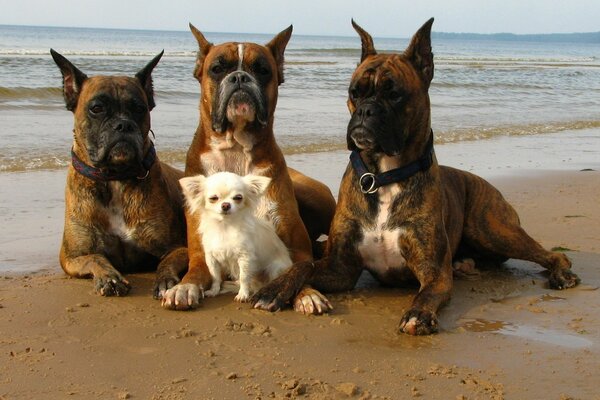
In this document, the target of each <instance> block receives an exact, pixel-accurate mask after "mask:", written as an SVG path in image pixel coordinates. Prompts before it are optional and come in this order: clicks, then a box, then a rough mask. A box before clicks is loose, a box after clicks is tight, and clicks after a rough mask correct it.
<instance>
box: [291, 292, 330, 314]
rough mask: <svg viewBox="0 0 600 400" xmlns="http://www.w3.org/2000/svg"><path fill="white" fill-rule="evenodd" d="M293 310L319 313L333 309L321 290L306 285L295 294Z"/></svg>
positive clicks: (304, 312) (303, 312)
mask: <svg viewBox="0 0 600 400" xmlns="http://www.w3.org/2000/svg"><path fill="white" fill-rule="evenodd" d="M294 310H295V311H296V312H299V313H302V314H305V315H311V314H314V315H321V314H324V313H326V312H329V311H330V310H333V306H332V305H331V303H330V302H329V300H327V297H325V296H324V295H323V294H321V292H319V291H318V290H316V289H313V288H308V287H307V288H304V289H302V290H301V291H300V293H298V294H297V295H296V298H295V299H294Z"/></svg>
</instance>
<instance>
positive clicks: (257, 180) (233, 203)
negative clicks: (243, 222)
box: [179, 172, 271, 220]
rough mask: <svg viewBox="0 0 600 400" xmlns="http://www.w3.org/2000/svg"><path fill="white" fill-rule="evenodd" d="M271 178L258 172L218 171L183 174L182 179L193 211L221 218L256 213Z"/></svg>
mask: <svg viewBox="0 0 600 400" xmlns="http://www.w3.org/2000/svg"><path fill="white" fill-rule="evenodd" d="M270 182H271V178H268V177H266V176H258V175H246V176H243V177H242V176H239V175H237V174H234V173H231V172H218V173H216V174H213V175H210V176H208V177H206V176H204V175H196V176H189V177H185V178H181V179H180V180H179V183H180V184H181V187H182V188H183V194H184V196H185V199H186V203H187V206H188V208H189V210H190V212H191V213H195V212H197V211H199V212H202V213H207V215H209V216H212V217H214V218H217V219H219V220H222V219H223V218H225V217H226V216H241V215H243V213H247V212H250V213H254V210H255V208H256V205H257V203H258V200H259V199H260V197H261V196H262V194H263V193H264V192H265V190H267V187H268V186H269V183H270Z"/></svg>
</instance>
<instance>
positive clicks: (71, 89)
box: [50, 49, 88, 111]
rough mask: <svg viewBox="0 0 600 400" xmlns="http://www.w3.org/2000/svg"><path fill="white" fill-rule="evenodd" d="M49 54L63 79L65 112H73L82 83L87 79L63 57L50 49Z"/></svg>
mask: <svg viewBox="0 0 600 400" xmlns="http://www.w3.org/2000/svg"><path fill="white" fill-rule="evenodd" d="M50 54H51V55H52V58H53V59H54V62H55V63H56V65H58V68H60V72H61V73H62V77H63V96H64V98H65V104H66V106H67V110H69V111H75V107H77V100H78V99H79V94H80V93H81V88H82V86H83V82H85V80H86V79H87V78H88V77H87V75H86V74H84V73H83V72H81V71H80V70H79V69H77V67H76V66H74V65H73V64H72V63H71V62H70V61H69V60H67V59H66V58H65V57H64V56H63V55H61V54H59V53H57V52H56V51H54V50H53V49H50Z"/></svg>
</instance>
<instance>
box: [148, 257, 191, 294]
mask: <svg viewBox="0 0 600 400" xmlns="http://www.w3.org/2000/svg"><path fill="white" fill-rule="evenodd" d="M188 262H189V261H188V251H187V248H185V247H178V248H176V249H175V250H173V251H171V252H169V253H168V254H167V255H166V256H165V257H164V258H163V259H162V260H161V261H160V263H159V264H158V268H157V270H156V280H155V281H154V298H155V299H162V298H163V295H164V294H165V292H166V291H167V290H169V289H171V288H172V287H173V286H175V285H176V284H178V283H179V281H180V280H181V276H182V275H183V272H184V271H185V270H186V269H187V266H188Z"/></svg>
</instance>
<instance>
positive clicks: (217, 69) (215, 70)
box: [210, 64, 225, 75]
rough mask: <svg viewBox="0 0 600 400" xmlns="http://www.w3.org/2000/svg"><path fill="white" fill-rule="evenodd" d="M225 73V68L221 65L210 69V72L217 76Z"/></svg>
mask: <svg viewBox="0 0 600 400" xmlns="http://www.w3.org/2000/svg"><path fill="white" fill-rule="evenodd" d="M223 71H225V68H223V66H222V65H221V64H215V65H213V66H212V67H210V72H212V73H213V74H215V75H219V74H222V73H223Z"/></svg>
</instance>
